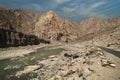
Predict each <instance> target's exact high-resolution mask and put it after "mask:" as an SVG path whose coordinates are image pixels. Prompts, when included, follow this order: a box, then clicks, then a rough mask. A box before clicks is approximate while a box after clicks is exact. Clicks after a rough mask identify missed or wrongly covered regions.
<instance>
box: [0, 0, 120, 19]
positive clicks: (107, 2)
mask: <svg viewBox="0 0 120 80" xmlns="http://www.w3.org/2000/svg"><path fill="white" fill-rule="evenodd" d="M0 6H7V7H9V8H22V9H29V10H33V11H39V12H43V11H49V10H54V11H55V12H56V13H58V15H60V16H61V17H63V18H67V19H70V20H75V21H80V20H84V19H86V18H89V17H100V18H111V17H118V16H120V0H0Z"/></svg>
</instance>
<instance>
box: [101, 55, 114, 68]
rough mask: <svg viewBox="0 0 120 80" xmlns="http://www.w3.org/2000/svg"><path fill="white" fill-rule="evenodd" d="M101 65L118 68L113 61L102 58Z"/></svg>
mask: <svg viewBox="0 0 120 80" xmlns="http://www.w3.org/2000/svg"><path fill="white" fill-rule="evenodd" d="M101 64H102V66H111V67H116V65H115V63H114V61H113V59H110V58H106V57H102V58H101Z"/></svg>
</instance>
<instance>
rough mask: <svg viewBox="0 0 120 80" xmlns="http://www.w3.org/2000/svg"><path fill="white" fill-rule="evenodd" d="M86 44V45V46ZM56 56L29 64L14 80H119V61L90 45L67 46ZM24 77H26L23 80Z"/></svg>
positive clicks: (88, 43)
mask: <svg viewBox="0 0 120 80" xmlns="http://www.w3.org/2000/svg"><path fill="white" fill-rule="evenodd" d="M86 43H87V44H86ZM62 48H64V49H65V51H63V52H62V53H61V54H59V55H52V56H49V58H48V59H44V60H39V61H37V62H36V64H35V65H28V66H26V67H25V68H24V69H23V70H20V71H17V72H16V74H15V75H11V76H9V78H11V79H12V78H14V79H17V80H119V79H120V75H119V73H120V67H119V66H120V58H119V57H117V56H115V55H113V54H110V53H108V52H106V51H104V50H102V49H100V48H98V47H96V46H93V45H91V43H90V42H85V43H77V44H66V45H63V46H62ZM25 76H26V77H25Z"/></svg>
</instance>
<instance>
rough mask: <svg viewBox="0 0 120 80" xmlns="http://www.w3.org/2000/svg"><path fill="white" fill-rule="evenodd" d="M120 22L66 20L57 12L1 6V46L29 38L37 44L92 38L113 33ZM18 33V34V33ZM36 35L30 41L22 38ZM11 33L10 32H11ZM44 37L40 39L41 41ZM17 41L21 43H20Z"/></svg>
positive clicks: (119, 19)
mask: <svg viewBox="0 0 120 80" xmlns="http://www.w3.org/2000/svg"><path fill="white" fill-rule="evenodd" d="M119 25H120V17H118V18H113V19H106V20H105V19H100V18H96V17H93V18H89V19H86V20H84V21H81V22H74V21H69V20H67V19H62V18H61V17H60V16H59V15H58V14H56V13H55V12H54V11H51V10H50V11H48V12H33V11H29V10H22V9H6V8H0V29H1V30H4V31H1V32H0V39H1V41H0V42H1V43H0V46H1V47H2V45H6V47H7V46H15V44H17V45H18V46H19V45H21V44H23V43H26V45H27V44H28V43H27V41H29V44H31V43H32V44H34V42H36V39H37V41H38V44H39V43H40V42H41V41H40V40H41V39H42V42H46V43H50V42H52V43H54V42H56V41H59V42H73V41H76V40H78V41H84V40H90V39H92V38H93V37H95V36H99V35H102V34H105V33H109V32H110V31H112V30H113V29H114V28H116V27H117V26H119ZM16 33H18V35H16ZM19 33H22V34H24V35H25V36H27V35H28V36H29V35H33V36H35V37H34V38H33V37H32V38H30V36H29V38H30V39H29V40H28V38H26V37H23V36H24V35H23V36H22V37H21V36H20V35H19ZM8 34H9V35H8ZM39 39H40V40H39ZM16 40H17V42H16Z"/></svg>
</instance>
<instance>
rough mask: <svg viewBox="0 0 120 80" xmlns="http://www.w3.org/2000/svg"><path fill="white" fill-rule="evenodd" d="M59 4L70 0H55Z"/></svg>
mask: <svg viewBox="0 0 120 80" xmlns="http://www.w3.org/2000/svg"><path fill="white" fill-rule="evenodd" d="M54 1H55V2H56V3H57V4H62V3H65V2H68V1H70V0H54Z"/></svg>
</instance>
